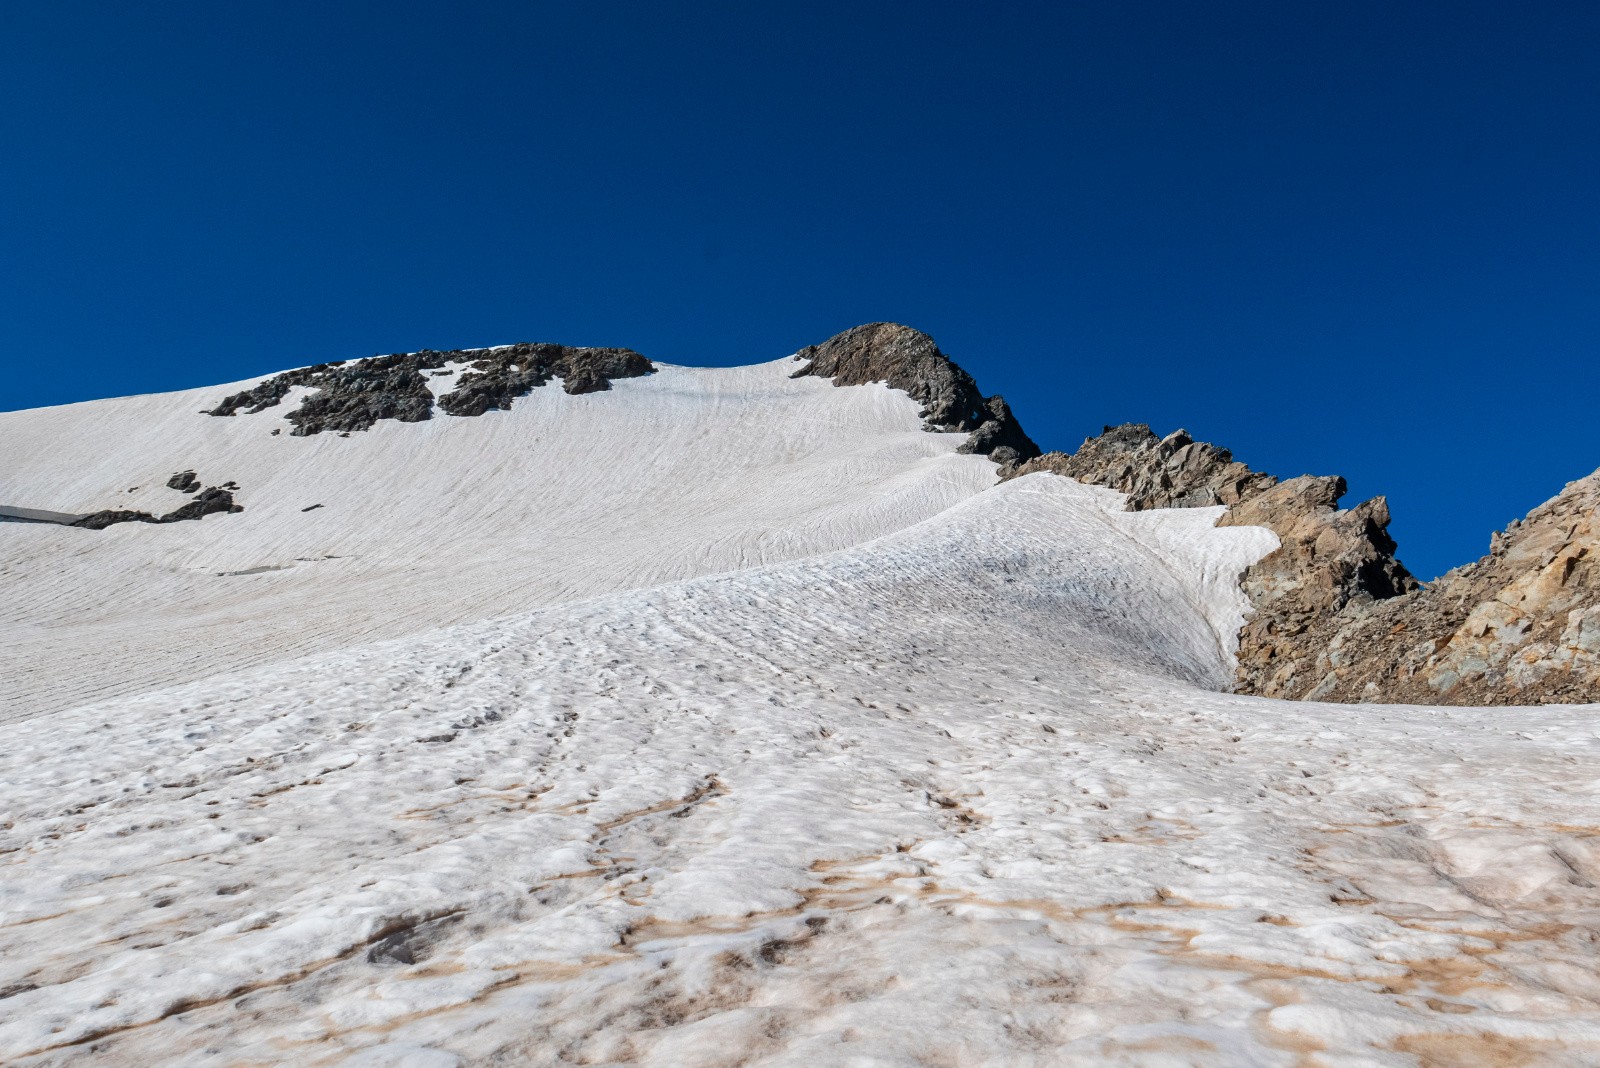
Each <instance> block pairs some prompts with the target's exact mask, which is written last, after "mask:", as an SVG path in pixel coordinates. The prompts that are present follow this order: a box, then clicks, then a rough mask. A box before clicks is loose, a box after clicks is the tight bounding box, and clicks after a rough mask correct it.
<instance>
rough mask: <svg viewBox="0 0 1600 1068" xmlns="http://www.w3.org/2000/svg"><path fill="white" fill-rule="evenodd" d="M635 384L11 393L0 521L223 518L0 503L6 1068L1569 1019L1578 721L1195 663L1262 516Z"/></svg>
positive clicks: (1594, 999) (1497, 1024)
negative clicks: (1131, 495) (75, 524)
mask: <svg viewBox="0 0 1600 1068" xmlns="http://www.w3.org/2000/svg"><path fill="white" fill-rule="evenodd" d="M658 368H659V369H658V371H657V373H656V374H654V375H651V376H649V377H647V378H642V379H637V380H628V381H623V382H619V383H617V384H616V386H615V388H614V389H613V390H611V391H610V392H606V393H600V394H591V395H585V396H579V397H571V396H567V395H565V394H562V393H560V392H559V391H557V390H551V389H543V390H535V391H534V392H533V393H531V394H529V395H528V396H527V397H525V398H519V399H518V400H517V402H516V404H515V405H514V406H513V408H512V410H510V411H507V412H491V413H488V414H487V415H485V416H482V417H478V418H474V419H462V420H455V419H437V420H434V421H431V422H428V423H421V424H414V425H402V424H395V423H383V424H379V425H378V426H375V427H374V428H373V429H372V430H371V431H369V432H366V433H364V434H356V435H352V436H351V437H349V438H341V437H339V436H337V435H319V436H317V437H312V438H293V437H290V436H288V435H274V434H272V433H271V429H272V428H274V427H277V426H279V425H280V423H279V421H278V420H277V418H276V416H270V417H269V416H260V417H239V418H233V419H212V418H208V417H202V416H198V415H197V414H196V412H197V411H198V409H200V408H201V407H203V406H204V403H205V402H206V401H209V400H213V399H214V398H215V397H217V396H219V395H220V394H221V393H223V392H225V391H226V390H228V389H229V388H230V387H218V388H216V389H210V390H197V391H186V392H183V393H177V394H161V395H155V396H150V397H141V398H127V399H121V400H115V401H97V402H90V403H87V404H83V405H73V406H68V407H66V408H59V409H40V410H35V411H31V412H20V413H9V414H4V415H0V456H3V457H4V458H5V461H6V466H5V471H4V474H0V503H4V504H9V505H15V506H20V507H33V508H41V509H54V510H59V511H62V512H84V511H88V510H91V509H93V508H97V507H102V506H104V501H105V499H106V495H107V494H117V495H120V497H125V498H126V499H127V501H128V502H133V503H134V504H138V503H139V502H144V501H147V500H157V499H161V494H162V493H163V492H166V491H164V490H162V489H161V484H160V480H161V479H164V478H165V477H166V476H167V474H168V473H169V472H170V471H177V470H182V469H186V468H198V469H199V470H200V471H201V473H202V475H203V476H205V477H206V478H208V479H214V480H221V479H229V480H235V481H237V483H238V484H239V486H240V487H241V490H240V495H239V499H240V500H241V501H242V502H244V504H245V511H244V512H242V513H240V514H237V515H220V516H210V517H207V518H206V519H204V520H203V521H200V522H194V523H181V524H172V525H168V526H145V525H139V524H128V525H123V526H119V527H112V528H108V529H107V530H104V531H83V530H77V529H72V528H67V527H59V526H53V525H48V524H6V525H4V526H0V547H3V550H0V551H3V554H4V555H3V565H0V566H3V568H4V571H3V572H0V583H3V586H0V589H3V593H4V597H3V604H0V670H3V685H4V687H5V689H4V690H3V691H0V710H3V713H0V714H3V715H4V717H5V719H6V721H7V722H6V727H5V730H6V743H7V744H6V745H5V746H4V747H3V751H0V798H3V802H4V803H3V805H0V1063H5V1064H20V1065H55V1064H68V1063H72V1064H79V1063H100V1064H107V1065H126V1064H156V1063H182V1064H185V1065H219V1066H220V1065H240V1064H296V1065H323V1064H326V1065H351V1066H369V1068H370V1066H402V1065H405V1066H416V1068H435V1066H437V1068H450V1066H458V1065H477V1064H484V1065H491V1064H517V1065H523V1064H529V1065H545V1064H548V1065H563V1064H649V1065H727V1066H733V1065H795V1066H799V1065H833V1064H839V1065H885V1066H888V1065H907V1066H911V1065H935V1066H957V1065H1055V1064H1067V1065H1077V1064H1083V1065H1100V1064H1129V1065H1217V1066H1235V1065H1286V1066H1287V1065H1335V1066H1353V1065H1391V1064H1392V1065H1418V1064H1427V1065H1435V1064H1438V1065H1444V1064H1498V1063H1506V1064H1510V1063H1539V1064H1555V1065H1562V1064H1571V1065H1581V1064H1592V1063H1595V1060H1596V1058H1597V1057H1600V979H1597V977H1596V969H1595V959H1596V957H1595V934H1594V932H1595V930H1596V923H1597V920H1600V911H1597V910H1600V892H1597V891H1596V889H1595V883H1596V881H1600V796H1597V794H1600V777H1597V775H1596V771H1597V766H1600V722H1597V720H1596V717H1595V709H1594V708H1592V707H1555V706H1552V707H1545V708H1512V709H1504V708H1496V709H1464V708H1430V707H1421V706H1400V705H1381V706H1380V705H1371V706H1362V705H1355V706H1352V705H1322V704H1316V703H1299V702H1295V703H1290V702H1283V701H1276V700H1269V699H1264V698H1255V697H1245V696H1238V695H1232V694H1229V693H1226V692H1224V690H1225V689H1226V687H1227V685H1228V683H1229V681H1230V680H1231V678H1232V669H1233V655H1232V654H1233V642H1234V640H1235V639H1234V636H1235V635H1236V633H1237V631H1238V628H1239V626H1240V624H1241V622H1242V621H1243V619H1244V617H1245V613H1246V611H1247V609H1248V604H1247V602H1246V600H1245V599H1244V597H1243V595H1242V594H1241V593H1240V591H1239V588H1238V577H1239V575H1240V573H1241V572H1242V571H1243V570H1244V568H1245V567H1247V566H1248V565H1249V564H1250V563H1252V562H1253V561H1255V560H1257V559H1259V558H1260V557H1261V556H1262V555H1264V554H1266V553H1267V552H1270V551H1271V550H1272V549H1273V548H1274V547H1275V545H1276V539H1275V537H1274V536H1273V535H1272V534H1271V533H1270V532H1268V531H1266V530H1263V529H1260V528H1254V527H1224V528H1218V527H1215V526H1214V525H1213V524H1214V522H1215V520H1216V518H1217V516H1218V515H1219V514H1220V509H1186V510H1152V511H1143V512H1127V511H1124V510H1122V505H1123V497H1122V495H1121V494H1118V493H1115V492H1112V491H1110V490H1105V489H1101V488H1096V487H1090V486H1084V485H1080V484H1078V483H1076V482H1074V481H1073V480H1071V479H1069V478H1064V477H1060V476H1056V475H1050V474H1032V475H1027V476H1024V477H1022V478H1018V479H1015V480H1013V481H1010V482H1006V483H1004V484H1001V485H995V484H994V465H993V464H992V463H990V462H989V461H988V460H986V459H984V458H983V457H980V456H971V455H961V454H959V453H957V451H956V448H957V445H958V440H959V438H958V436H957V435H953V434H930V433H926V432H924V431H923V429H922V428H921V423H920V420H919V418H918V412H917V405H916V404H915V403H914V402H913V401H911V399H910V398H908V397H907V396H905V395H904V394H901V393H898V392H896V391H894V390H890V389H888V388H887V387H885V386H882V385H861V386H848V387H835V386H833V385H832V384H831V383H829V382H827V381H826V380H821V379H815V378H809V379H808V378H801V379H792V378H790V377H789V374H790V372H791V371H792V369H793V364H792V362H791V361H789V360H780V361H774V362H771V363H767V364H756V365H752V366H749V367H744V368H733V369H697V368H687V367H674V366H670V365H658ZM439 381H440V383H441V384H440V385H439V386H437V387H435V388H436V389H439V390H443V389H446V388H448V376H441V378H440V380H439ZM130 489H131V492H130ZM120 497H119V500H120ZM313 504H322V505H323V507H322V508H319V509H315V510H313V511H309V512H305V511H301V509H302V508H305V507H307V506H310V505H313Z"/></svg>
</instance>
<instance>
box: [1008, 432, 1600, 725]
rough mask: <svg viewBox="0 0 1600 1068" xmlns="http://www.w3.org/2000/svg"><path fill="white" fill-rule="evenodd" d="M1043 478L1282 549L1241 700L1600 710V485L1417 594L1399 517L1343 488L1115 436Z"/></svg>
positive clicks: (1272, 564) (1267, 560)
mask: <svg viewBox="0 0 1600 1068" xmlns="http://www.w3.org/2000/svg"><path fill="white" fill-rule="evenodd" d="M1033 471H1049V472H1053V473H1055V474H1061V475H1066V476H1068V477H1070V478H1074V479H1077V480H1078V481H1080V482H1087V483H1091V484H1094V485H1099V486H1108V487H1110V488H1112V489H1116V490H1119V491H1121V492H1123V493H1126V494H1127V495H1128V505H1127V506H1128V508H1129V510H1131V511H1138V510H1142V509H1146V508H1185V507H1204V506H1209V505H1223V506H1226V508H1227V511H1226V512H1224V513H1223V515H1222V516H1221V518H1220V519H1218V521H1217V522H1218V525H1219V526H1262V527H1266V528H1268V529H1269V530H1271V531H1272V532H1273V533H1275V534H1276V535H1277V536H1278V540H1279V546H1278V548H1277V549H1276V550H1275V551H1274V552H1272V553H1270V554H1268V555H1267V556H1266V557H1264V558H1263V559H1261V560H1260V561H1258V562H1257V563H1255V564H1254V565H1252V566H1251V567H1250V568H1249V569H1248V570H1247V571H1246V572H1245V574H1244V575H1243V577H1242V578H1241V580H1240V581H1241V585H1242V588H1243V590H1244V592H1245V594H1246V595H1247V596H1248V597H1249V598H1250V602H1251V604H1252V606H1253V607H1254V613H1253V615H1252V616H1251V618H1250V619H1249V620H1248V621H1247V622H1246V623H1245V625H1244V627H1243V628H1242V629H1241V631H1240V633H1239V653H1238V655H1239V664H1238V674H1237V677H1236V683H1235V689H1236V690H1238V691H1240V692H1243V693H1252V694H1260V695H1262V696H1266V697H1286V698H1299V699H1303V700H1321V701H1382V702H1417V703H1426V704H1458V705H1495V704H1539V703H1546V702H1590V701H1600V519H1597V518H1596V516H1597V512H1600V471H1597V472H1595V473H1594V474H1592V475H1590V476H1589V477H1588V478H1584V479H1580V480H1579V481H1577V482H1573V483H1571V484H1570V485H1568V486H1567V488H1566V489H1565V490H1564V491H1562V493H1561V494H1560V495H1558V496H1557V497H1555V498H1553V499H1552V500H1550V501H1548V502H1546V503H1545V504H1543V505H1540V506H1539V507H1538V508H1536V509H1534V510H1533V511H1532V512H1530V513H1529V514H1528V516H1527V518H1525V519H1522V520H1519V521H1518V522H1516V523H1513V524H1511V526H1510V527H1508V528H1507V529H1506V530H1505V531H1504V532H1502V533H1499V534H1496V535H1495V536H1494V538H1493V539H1492V542H1491V547H1490V552H1489V554H1488V555H1487V556H1485V557H1483V559H1481V560H1478V561H1476V562H1474V563H1471V564H1467V565H1465V566H1464V567H1460V568H1457V569H1456V570H1454V571H1452V572H1450V573H1449V574H1447V575H1445V576H1443V577H1442V578H1440V579H1438V580H1437V581H1435V582H1432V583H1428V584H1426V585H1424V584H1422V583H1419V582H1418V581H1417V580H1416V579H1415V578H1413V577H1412V575H1411V574H1410V573H1409V572H1408V571H1407V570H1406V569H1405V567H1404V566H1403V565H1402V564H1401V563H1400V561H1399V560H1398V559H1396V557H1395V543H1394V540H1393V539H1392V538H1390V536H1389V531H1388V527H1389V507H1388V504H1387V502H1386V501H1385V500H1384V499H1383V498H1382V497H1374V498H1373V499H1372V500H1369V501H1364V502H1362V503H1361V504H1358V505H1356V506H1355V507H1353V508H1349V509H1340V508H1339V507H1338V502H1339V500H1340V498H1342V497H1343V496H1344V494H1345V488H1346V487H1345V481H1344V479H1342V478H1339V477H1337V476H1314V475H1302V476H1300V477H1298V478H1291V479H1288V480H1286V481H1282V482H1280V481H1279V480H1278V479H1276V478H1274V477H1273V476H1272V475H1268V474H1264V473H1262V472H1259V471H1252V470H1251V469H1250V468H1249V467H1247V466H1246V465H1244V464H1242V463H1240V462H1238V461H1236V460H1234V458H1233V455H1232V454H1231V453H1230V452H1228V450H1226V449H1221V448H1218V447H1216V446H1214V445H1210V444H1207V443H1205V442H1197V441H1194V440H1193V439H1192V438H1190V436H1189V435H1188V434H1187V433H1185V432H1184V431H1182V430H1179V431H1175V432H1174V433H1172V434H1169V435H1167V436H1166V437H1164V438H1162V437H1158V436H1157V435H1156V434H1155V433H1153V432H1152V431H1151V430H1150V428H1149V427H1148V426H1145V425H1143V424H1138V423H1130V424H1126V425H1124V426H1119V427H1106V428H1105V430H1104V432H1103V433H1102V434H1100V435H1099V436H1098V437H1094V438H1090V439H1088V440H1086V441H1085V442H1084V443H1083V446H1082V447H1081V448H1079V450H1078V451H1077V452H1075V453H1072V454H1066V453H1060V452H1052V453H1046V454H1045V455H1043V456H1039V457H1037V458H1035V459H1033V460H1031V461H1029V462H1027V463H1024V464H1019V465H1017V466H1016V467H1014V468H1013V469H1011V470H1008V471H1006V472H1004V473H1003V477H1016V476H1018V475H1024V474H1028V473H1030V472H1033Z"/></svg>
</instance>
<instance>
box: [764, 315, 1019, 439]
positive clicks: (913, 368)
mask: <svg viewBox="0 0 1600 1068" xmlns="http://www.w3.org/2000/svg"><path fill="white" fill-rule="evenodd" d="M795 359H797V360H804V361H806V363H805V366H804V367H802V368H800V369H799V370H798V371H796V372H795V373H794V374H793V375H791V376H790V377H792V378H802V377H805V376H808V375H814V376H816V377H818V378H829V379H832V380H833V384H834V385H836V386H862V385H866V384H868V383H870V382H882V383H884V384H886V385H888V386H890V387H891V388H893V389H899V390H904V391H905V392H906V393H908V394H910V395H911V398H912V399H913V400H915V401H916V402H917V403H919V404H921V405H922V425H923V428H924V429H926V430H930V431H934V432H939V433H949V432H956V433H966V434H967V435H968V437H967V440H966V442H964V443H963V444H962V445H961V447H960V449H959V450H958V451H960V452H964V453H977V454H979V455H982V456H988V457H989V458H990V459H992V460H994V461H995V462H996V463H998V464H1000V465H1001V467H1002V468H1009V467H1011V466H1013V465H1016V464H1019V463H1022V462H1023V461H1026V460H1028V459H1031V458H1032V457H1035V456H1037V455H1039V447H1038V446H1037V445H1035V444H1034V443H1033V441H1032V439H1030V438H1029V437H1028V435H1027V434H1026V433H1024V432H1023V430H1022V426H1021V424H1020V423H1018V422H1017V420H1016V417H1015V416H1014V415H1012V413H1011V408H1010V407H1009V406H1008V405H1007V404H1006V402H1005V399H1004V398H1003V397H1000V396H999V395H998V394H997V395H995V396H992V397H985V396H984V395H983V394H982V393H981V392H980V391H979V390H978V384H977V383H976V382H974V381H973V379H972V376H971V375H969V374H967V372H965V371H963V370H962V369H961V368H960V367H958V366H957V365H956V364H955V363H954V362H953V361H952V360H951V359H950V357H948V356H946V355H945V354H944V353H943V352H941V351H940V350H939V346H938V345H936V344H935V343H934V340H933V338H931V337H929V336H928V335H927V334H924V333H922V332H921V331H920V330H913V329H911V328H910V327H909V326H901V325H899V324H898V323H867V324H865V325H864V326H857V327H854V328H852V329H850V330H846V331H845V332H844V333H842V334H835V335H834V336H833V337H831V338H829V339H828V340H827V341H824V342H823V343H822V344H820V345H812V346H809V347H808V348H804V349H801V350H800V351H799V352H798V353H796V354H795Z"/></svg>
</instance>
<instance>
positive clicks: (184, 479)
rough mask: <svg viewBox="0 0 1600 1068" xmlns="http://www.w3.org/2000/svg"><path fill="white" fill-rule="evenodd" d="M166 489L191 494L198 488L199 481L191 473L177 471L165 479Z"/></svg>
mask: <svg viewBox="0 0 1600 1068" xmlns="http://www.w3.org/2000/svg"><path fill="white" fill-rule="evenodd" d="M167 488H168V489H175V490H177V491H178V492H179V493H193V492H195V491H196V490H198V489H199V488H200V479H199V478H198V477H197V476H196V475H195V473H194V472H193V471H179V472H178V473H177V474H175V475H173V476H172V477H171V478H169V479H167Z"/></svg>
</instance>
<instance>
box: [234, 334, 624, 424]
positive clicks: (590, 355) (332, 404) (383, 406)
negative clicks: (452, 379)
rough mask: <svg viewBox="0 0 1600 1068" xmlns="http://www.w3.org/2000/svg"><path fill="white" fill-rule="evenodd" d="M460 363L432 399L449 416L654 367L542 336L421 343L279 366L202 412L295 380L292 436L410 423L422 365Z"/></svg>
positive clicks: (422, 414) (257, 404) (242, 406)
mask: <svg viewBox="0 0 1600 1068" xmlns="http://www.w3.org/2000/svg"><path fill="white" fill-rule="evenodd" d="M462 363H465V364H470V365H471V367H470V369H469V370H467V371H465V372H463V374H462V375H461V377H460V378H459V379H458V380H457V382H456V388H455V389H454V390H453V391H451V392H449V393H446V394H444V395H443V396H441V397H439V398H438V406H439V407H440V408H443V409H444V410H445V412H446V413H447V414H450V415H460V416H474V415H482V414H483V413H484V412H487V411H491V410H494V409H507V408H510V407H511V401H512V399H513V398H515V397H520V396H524V395H526V394H527V393H528V391H529V390H532V389H536V388H538V387H539V386H542V385H544V384H545V383H547V382H549V381H550V380H551V379H552V378H560V379H561V380H562V386H563V388H564V389H565V390H566V391H567V392H568V393H594V392H597V391H599V390H605V389H610V388H611V380H612V379H614V378H636V377H638V376H640V375H645V374H649V373H650V372H651V371H653V370H655V367H654V365H653V364H651V363H650V361H649V360H647V359H645V358H644V357H643V356H641V355H639V353H637V352H634V351H633V350H632V349H596V348H573V347H571V346H567V345H551V344H542V343H541V344H529V343H524V344H518V345H504V346H501V347H499V348H493V349H452V350H449V351H438V350H433V349H424V350H423V351H421V352H408V353H392V354H390V355H387V356H372V357H369V358H367V359H364V360H352V361H348V362H347V361H337V362H334V363H320V364H316V365H314V366H311V367H302V368H298V369H296V370H293V371H285V372H283V373H282V374H278V375H273V376H272V377H271V378H267V379H264V380H263V381H261V382H260V383H258V384H256V385H255V386H252V387H251V388H250V389H247V390H243V391H241V392H239V393H235V394H233V395H231V396H229V397H227V398H225V399H224V400H223V401H222V403H220V404H218V405H217V406H216V407H215V408H212V409H210V410H209V411H208V412H207V413H206V414H208V415H221V416H231V415H235V414H237V413H239V412H240V411H243V412H244V413H245V414H246V415H254V414H255V413H257V412H260V411H264V410H265V409H267V408H271V407H274V406H276V405H277V404H279V403H280V402H282V400H283V398H284V397H286V396H288V394H289V391H290V390H291V389H292V388H294V387H295V386H305V387H308V388H310V389H313V390H315V391H316V392H314V393H311V394H310V395H309V396H307V397H306V398H305V399H304V400H302V401H301V402H300V406H299V407H298V408H296V409H295V410H294V411H292V412H290V413H289V414H288V415H286V416H285V417H284V418H285V419H287V420H288V421H289V422H290V423H293V424H294V429H293V430H292V431H290V433H291V434H292V435H296V436H300V437H305V436H308V435H311V434H320V433H322V432H323V431H325V430H331V431H336V432H339V433H343V434H348V433H349V432H350V431H353V430H369V429H371V427H372V426H373V424H374V423H376V422H378V421H379V420H381V419H395V420H398V421H399V422H402V423H417V422H422V421H423V420H426V419H431V418H433V408H434V403H435V401H434V396H433V391H432V390H431V389H429V388H428V378H429V377H430V376H429V375H428V374H425V373H424V372H432V371H437V370H438V369H440V368H442V367H444V366H446V365H447V364H462ZM274 433H276V431H274Z"/></svg>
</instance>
